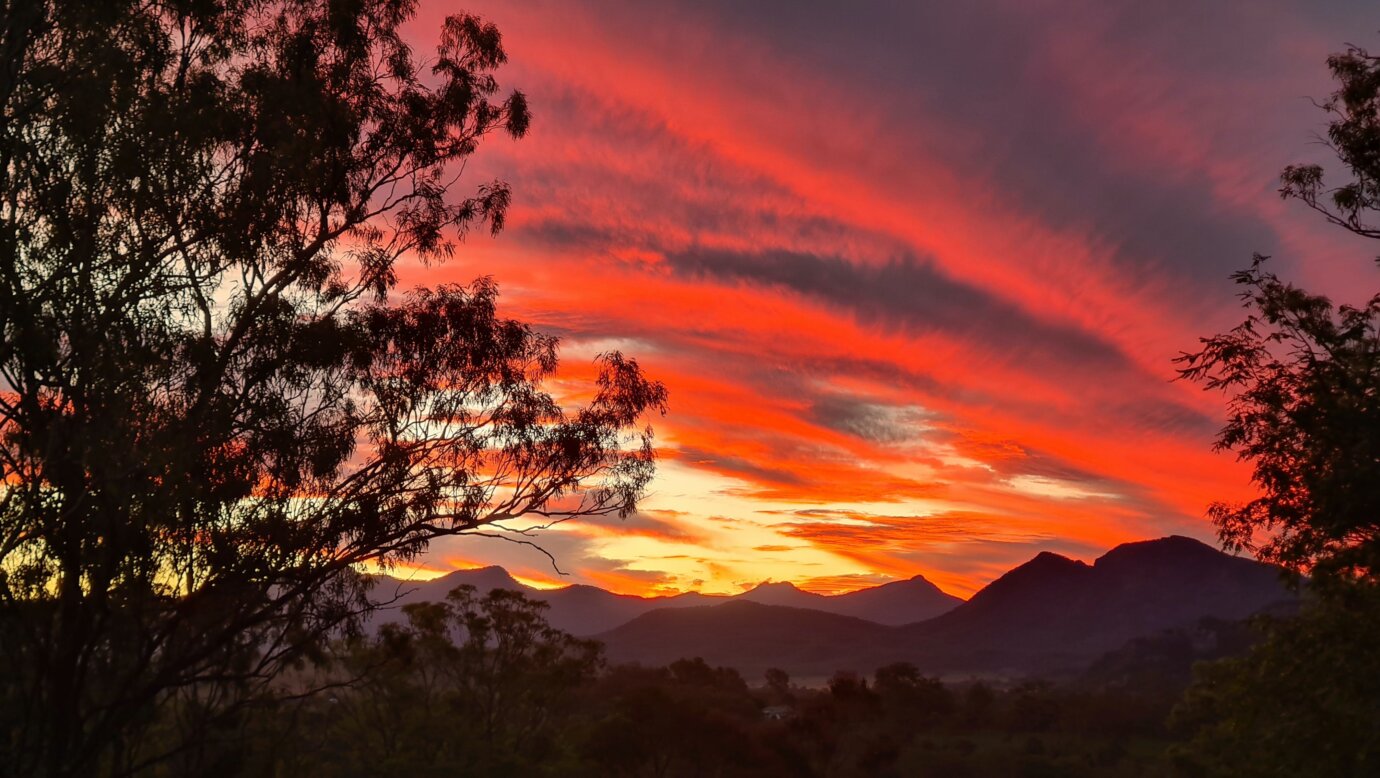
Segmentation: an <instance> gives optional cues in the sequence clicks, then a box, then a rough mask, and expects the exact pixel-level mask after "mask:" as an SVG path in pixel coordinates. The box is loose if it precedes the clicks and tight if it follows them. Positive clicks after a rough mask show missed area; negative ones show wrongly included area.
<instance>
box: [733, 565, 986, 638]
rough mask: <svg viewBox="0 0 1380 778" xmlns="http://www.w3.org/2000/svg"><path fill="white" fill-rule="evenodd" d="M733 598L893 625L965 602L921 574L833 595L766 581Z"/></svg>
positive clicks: (934, 614) (922, 617) (927, 616)
mask: <svg viewBox="0 0 1380 778" xmlns="http://www.w3.org/2000/svg"><path fill="white" fill-rule="evenodd" d="M733 599H735V600H745V601H747V602H755V603H759V604H762V605H783V606H786V607H788V608H809V609H811V610H817V611H824V612H825V613H834V614H838V615H840V616H852V617H854V618H859V619H866V620H868V621H872V622H876V623H877V624H888V625H893V626H897V625H901V624H910V623H912V622H916V621H924V620H925V619H931V618H934V617H935V616H938V615H940V614H941V613H946V612H948V611H951V610H953V609H954V608H955V607H957V606H959V605H962V604H963V600H962V599H960V598H958V597H955V596H953V595H952V594H946V593H945V592H943V591H941V590H940V588H939V587H938V586H935V585H934V584H932V583H930V582H929V581H927V580H926V579H925V577H924V576H922V575H917V576H915V577H914V578H911V579H909V580H906V581H893V582H891V583H887V584H882V585H881V586H874V587H871V588H868V589H859V590H857V591H854V592H848V593H847V594H837V595H832V596H825V595H822V594H815V593H813V592H805V591H801V590H800V589H797V588H796V587H795V586H794V585H793V584H790V583H785V582H782V583H763V584H759V585H758V586H756V587H755V588H753V589H749V590H748V591H746V592H743V593H742V594H739V595H736V596H735V597H734V598H733Z"/></svg>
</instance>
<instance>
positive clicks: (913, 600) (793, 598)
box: [373, 567, 963, 636]
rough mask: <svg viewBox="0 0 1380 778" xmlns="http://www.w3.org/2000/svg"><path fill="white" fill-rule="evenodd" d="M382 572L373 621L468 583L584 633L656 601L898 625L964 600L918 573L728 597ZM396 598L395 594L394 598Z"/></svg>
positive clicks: (489, 570)
mask: <svg viewBox="0 0 1380 778" xmlns="http://www.w3.org/2000/svg"><path fill="white" fill-rule="evenodd" d="M377 580H378V582H377V583H376V585H375V587H374V590H373V596H374V599H375V601H377V602H388V603H390V605H391V606H392V607H391V608H390V609H389V610H386V611H384V612H382V613H380V614H378V615H377V616H375V618H374V623H375V624H376V625H377V624H384V623H388V622H393V621H399V620H401V618H402V614H401V611H400V610H398V609H399V608H401V606H403V605H406V604H407V603H410V602H436V601H440V600H443V599H445V597H446V594H447V593H449V592H450V590H451V589H454V588H455V587H457V586H461V585H463V584H469V585H471V586H473V587H475V588H476V589H478V590H479V591H481V592H488V591H490V590H492V589H512V590H516V591H520V592H522V593H523V594H525V595H527V596H528V597H531V598H533V599H536V600H541V601H542V602H545V603H546V604H547V605H549V606H550V608H549V610H548V611H547V620H548V621H549V622H550V623H551V625H552V626H554V627H556V628H557V629H562V630H565V631H566V632H570V633H571V634H574V635H580V636H589V635H595V634H598V633H601V632H606V631H608V630H611V629H613V628H614V627H617V626H620V625H622V624H626V623H627V622H629V621H631V620H633V619H635V618H637V617H638V616H641V615H642V614H644V613H648V612H650V611H653V610H657V609H662V608H687V607H693V606H702V605H713V604H723V603H728V602H730V601H746V602H754V603H760V604H766V605H785V606H788V607H794V608H808V609H812V610H817V611H823V612H825V613H832V614H839V615H845V616H854V617H857V618H862V619H867V620H869V621H874V622H876V623H878V624H893V625H895V624H906V623H910V622H914V621H920V620H922V619H927V618H931V617H933V616H937V615H939V614H941V613H944V612H945V611H948V610H952V609H953V608H954V607H955V606H956V605H959V604H961V603H962V602H963V600H961V599H959V598H958V597H954V596H953V595H950V594H945V593H944V592H943V591H940V589H939V587H937V586H935V585H934V584H932V583H930V582H929V581H927V580H925V578H924V577H923V576H918V575H917V576H915V577H914V578H911V579H910V580H907V581H895V582H892V583H888V584H883V585H881V586H876V587H873V588H870V589H861V590H858V591H855V592H849V593H847V594H840V595H833V596H825V595H821V594H814V593H812V592H805V591H801V590H800V589H797V588H796V587H795V586H793V585H792V584H789V583H762V584H759V585H758V586H756V587H755V588H753V589H750V590H748V591H746V592H744V593H742V594H738V595H734V596H731V597H730V596H725V595H706V594H698V593H695V592H690V593H686V594H678V595H675V596H671V597H637V596H633V595H628V594H614V593H613V592H609V591H606V590H604V589H600V588H598V587H596V586H586V585H583V584H576V585H574V586H567V587H564V588H561V589H536V588H533V587H530V586H524V585H523V584H521V583H519V582H518V581H516V580H515V579H514V578H513V577H512V576H511V575H509V574H508V572H507V571H506V570H504V569H503V568H501V567H483V568H477V569H473V570H456V571H454V572H452V573H447V574H446V575H444V576H441V577H440V578H436V579H433V580H430V581H400V580H398V579H395V578H391V577H389V576H378V579H377ZM393 600H396V602H390V601H393Z"/></svg>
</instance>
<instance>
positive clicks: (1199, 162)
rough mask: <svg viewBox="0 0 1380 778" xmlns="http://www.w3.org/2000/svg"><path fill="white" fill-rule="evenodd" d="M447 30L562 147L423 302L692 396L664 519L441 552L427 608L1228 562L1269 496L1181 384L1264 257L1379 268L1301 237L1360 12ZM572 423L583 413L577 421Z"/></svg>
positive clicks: (424, 281)
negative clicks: (451, 295)
mask: <svg viewBox="0 0 1380 778" xmlns="http://www.w3.org/2000/svg"><path fill="white" fill-rule="evenodd" d="M1166 7H1167V6H1166V5H1162V4H1155V3H1143V2H1137V1H1135V0H1128V1H1113V2H1108V1H1106V0H1089V2H1059V3H1046V2H1014V1H1013V2H973V3H909V2H863V3H838V2H825V1H823V0H794V1H787V0H765V1H763V2H751V3H742V2H733V1H731V0H682V1H680V2H675V1H672V2H657V3H646V2H638V1H637V0H607V1H605V0H559V1H557V0H526V1H525V2H509V3H502V2H489V1H488V0H484V1H482V2H470V3H466V4H464V5H463V6H462V5H456V4H453V3H450V2H437V1H436V0H423V6H422V9H421V12H420V13H419V15H418V17H417V19H415V20H414V22H413V23H412V24H411V25H410V28H409V36H410V38H411V39H412V40H413V41H414V42H415V46H416V49H417V50H418V51H419V52H425V51H428V50H430V49H431V47H432V46H434V41H435V38H436V30H438V29H439V25H440V21H441V19H442V18H443V17H444V15H446V14H447V13H454V12H457V11H460V10H465V11H471V12H476V13H479V14H480V15H482V16H484V17H485V18H487V19H489V20H491V21H493V22H494V23H496V24H497V25H498V27H499V29H500V30H501V31H502V33H503V39H504V43H505V47H506V49H507V51H508V55H509V60H510V61H509V64H508V65H506V66H505V67H504V68H503V70H502V71H500V73H499V78H500V81H501V83H502V84H503V85H504V87H505V88H517V89H521V90H522V91H524V92H525V93H526V94H527V96H528V99H529V102H530V105H531V108H532V112H533V122H532V129H531V132H530V133H529V135H528V136H527V137H526V138H524V139H522V140H519V141H511V140H508V139H506V138H497V137H495V138H492V139H490V140H488V141H486V143H485V145H484V146H483V147H482V148H481V150H480V151H479V153H477V154H476V155H475V157H474V158H473V159H472V160H471V161H470V162H469V164H468V166H467V168H466V171H465V178H463V179H462V180H461V183H460V184H458V185H457V186H458V187H459V189H457V191H464V190H465V187H467V186H471V187H472V186H477V185H478V184H479V183H482V182H484V181H487V180H490V179H493V178H500V179H503V180H505V181H507V182H508V183H509V184H511V186H512V188H513V194H514V199H513V205H512V209H511V211H510V213H509V219H508V226H507V228H506V229H505V231H504V232H503V233H502V234H500V235H499V236H498V237H497V238H493V239H490V238H489V237H488V236H487V235H485V236H478V237H476V236H472V237H470V238H469V239H468V242H467V243H466V244H465V246H464V247H463V248H462V249H461V251H460V252H459V254H458V255H457V257H456V259H454V260H452V261H451V262H449V263H446V264H443V265H439V266H430V267H426V268H422V267H409V268H408V269H407V270H406V271H405V272H404V273H403V274H402V281H403V284H404V285H405V286H407V285H418V284H420V285H436V284H441V283H455V282H467V281H469V280H472V279H473V278H475V277H476V276H480V275H491V276H493V277H494V278H495V280H496V281H497V282H498V284H499V286H500V289H501V291H502V298H501V303H502V307H503V310H504V312H505V313H506V314H507V315H510V316H513V317H516V318H521V319H524V320H527V321H529V322H531V323H533V324H534V325H535V326H536V327H537V328H539V329H541V330H543V331H546V332H550V333H554V334H557V335H559V336H560V337H561V339H562V360H563V366H564V367H563V372H562V377H563V380H566V381H569V382H570V384H571V385H572V386H574V385H576V384H577V383H578V381H580V380H581V379H587V378H588V376H589V374H590V370H591V367H590V363H591V360H592V359H593V357H594V356H595V355H596V354H598V353H600V352H603V351H607V350H610V349H618V350H621V351H623V352H624V353H625V354H627V355H629V356H632V357H635V358H636V359H637V360H638V361H639V363H640V364H641V365H642V366H643V368H644V370H645V371H646V372H647V373H648V374H649V375H650V376H651V377H653V378H655V379H658V380H661V381H662V382H664V383H665V384H666V386H667V388H668V389H669V391H670V393H671V399H670V412H669V414H668V415H666V416H665V417H664V418H657V419H655V420H654V422H655V424H654V425H655V429H656V435H657V446H658V451H659V455H660V462H659V466H658V475H657V477H656V480H655V481H654V482H653V484H652V487H651V489H650V493H649V495H648V497H647V498H646V499H645V500H644V501H643V503H642V505H641V508H640V510H639V512H638V514H636V515H634V516H631V517H629V518H627V519H623V520H619V519H617V518H608V519H598V520H592V521H585V522H572V523H568V524H564V525H561V526H560V527H558V528H556V529H553V530H551V531H549V532H547V533H545V534H544V535H543V537H542V538H541V541H540V542H541V543H542V545H543V546H544V547H545V548H546V549H547V550H548V551H550V552H551V553H552V554H553V555H554V556H555V558H556V560H557V562H558V564H559V568H560V570H561V571H562V572H563V573H564V575H562V574H559V573H557V571H556V570H555V569H553V567H552V565H551V564H550V562H549V561H548V560H547V558H546V557H545V556H543V555H541V554H540V553H538V552H536V551H534V550H533V549H531V548H527V547H524V546H519V545H515V544H510V543H504V542H502V541H497V540H492V539H487V538H458V539H448V540H444V541H440V542H437V543H435V544H434V545H433V546H432V548H431V550H430V551H429V552H428V554H427V555H426V556H425V557H424V558H423V560H422V561H421V565H420V569H419V570H418V571H416V574H417V575H422V576H425V575H435V574H439V573H441V572H444V571H448V570H451V569H455V568H461V567H473V566H477V565H483V564H502V565H504V566H505V567H507V568H508V569H509V570H510V571H512V572H513V573H515V574H516V575H518V576H519V577H520V579H521V580H524V581H528V582H531V583H534V584H538V585H555V584H568V583H590V584H595V585H599V586H603V587H605V588H608V589H612V590H614V591H620V592H628V593H637V594H661V593H669V592H674V591H683V590H700V591H706V592H736V591H740V590H742V589H743V588H745V587H748V586H751V585H753V584H755V583H757V582H760V581H763V580H777V581H782V580H785V581H791V582H794V583H796V584H797V585H798V586H800V587H802V588H805V589H808V590H812V591H818V592H822V593H835V592H842V591H847V590H850V589H856V588H859V587H863V586H870V585H875V584H878V583H882V582H885V581H890V580H896V579H902V578H909V577H911V576H913V575H917V574H922V575H924V576H925V577H926V578H928V579H930V580H931V581H933V582H935V583H936V584H938V585H939V586H940V587H941V588H943V589H945V590H947V591H949V592H952V593H954V594H957V595H959V596H968V595H970V594H971V593H972V592H973V591H975V590H976V589H978V588H980V587H981V586H982V585H984V584H985V583H987V582H989V581H990V580H992V579H993V578H995V577H997V576H998V575H1000V574H1001V573H1002V572H1004V571H1006V570H1008V569H1010V568H1011V567H1013V566H1015V565H1017V564H1020V563H1021V562H1024V561H1026V560H1027V559H1029V558H1030V557H1032V556H1034V555H1035V554H1036V553H1038V552H1039V551H1044V550H1048V551H1054V552H1057V553H1062V554H1065V555H1068V556H1071V557H1074V558H1079V559H1085V560H1087V559H1093V558H1095V557H1097V556H1099V555H1100V554H1101V553H1103V552H1104V551H1106V550H1107V549H1108V548H1110V547H1112V546H1114V545H1116V544H1118V543H1122V542H1126V541H1132V540H1140V539H1145V538H1153V537H1161V536H1164V535H1169V534H1183V535H1189V536H1193V537H1197V538H1200V539H1203V540H1207V541H1211V540H1212V539H1213V537H1214V532H1213V528H1212V526H1211V525H1210V523H1209V522H1208V521H1207V519H1206V518H1205V510H1206V507H1207V505H1208V504H1209V503H1210V502H1211V501H1213V500H1222V499H1225V500H1233V499H1240V498H1242V497H1245V496H1248V495H1249V494H1250V491H1249V484H1248V480H1249V469H1248V467H1247V466H1245V465H1243V464H1241V463H1238V462H1235V461H1234V459H1233V457H1232V456H1231V455H1230V454H1223V453H1215V452H1214V451H1213V450H1212V440H1213V437H1214V433H1215V431H1216V430H1217V428H1218V427H1219V426H1220V425H1221V423H1222V422H1223V420H1224V416H1225V410H1224V401H1223V398H1221V397H1220V396H1215V395H1212V394H1208V393H1205V392H1203V391H1202V390H1201V389H1200V388H1199V387H1197V386H1195V385H1191V384H1186V383H1183V382H1176V381H1174V380H1173V379H1174V376H1175V371H1174V365H1173V363H1172V359H1173V358H1174V356H1175V355H1177V354H1179V353H1181V352H1183V351H1185V350H1191V349H1193V348H1194V346H1195V345H1196V343H1197V338H1198V337H1200V336H1204V335H1209V334H1213V333H1215V332H1218V331H1221V330H1223V329H1226V328H1228V327H1230V326H1232V325H1233V324H1235V323H1236V322H1238V321H1239V320H1240V317H1241V315H1242V314H1241V309H1240V308H1239V306H1238V304H1237V302H1236V300H1235V298H1234V297H1233V294H1234V290H1233V288H1232V284H1231V282H1230V280H1229V275H1230V273H1231V272H1232V271H1233V270H1236V269H1239V268H1242V267H1244V266H1246V265H1247V264H1248V263H1249V262H1250V258H1251V255H1252V253H1254V252H1259V253H1262V254H1267V255H1271V256H1272V257H1273V259H1272V260H1271V266H1272V267H1273V269H1274V270H1275V271H1276V272H1278V273H1280V274H1281V275H1283V276H1285V277H1287V278H1289V279H1290V280H1293V281H1296V282H1298V283H1300V284H1301V285H1304V286H1307V287H1308V288H1310V289H1312V290H1316V291H1321V292H1325V293H1328V294H1331V295H1333V296H1334V298H1335V299H1337V300H1338V301H1349V300H1350V301H1355V300H1354V299H1353V298H1355V299H1359V298H1360V297H1361V296H1363V295H1365V294H1368V291H1367V290H1373V289H1374V288H1375V281H1376V278H1375V275H1376V271H1375V269H1374V265H1373V263H1372V261H1371V259H1372V257H1373V256H1374V255H1375V253H1376V251H1375V249H1374V248H1372V247H1369V246H1367V245H1365V243H1364V242H1361V241H1360V240H1359V239H1356V238H1353V237H1351V236H1349V235H1346V234H1344V233H1340V232H1338V231H1337V230H1336V229H1335V228H1329V227H1327V226H1326V225H1324V224H1322V223H1321V221H1320V219H1319V218H1317V217H1316V216H1314V215H1312V214H1310V213H1309V212H1307V210H1306V209H1304V208H1303V207H1302V206H1301V205H1299V204H1297V203H1290V202H1284V201H1281V200H1280V198H1279V197H1278V195H1277V186H1278V185H1277V180H1278V173H1279V171H1280V169H1282V168H1283V167H1284V166H1285V165H1286V164H1290V163H1295V162H1313V161H1317V162H1326V161H1328V160H1329V156H1328V153H1327V150H1326V149H1325V148H1322V147H1321V145H1320V144H1319V143H1318V137H1319V136H1320V134H1321V133H1322V132H1324V131H1325V129H1326V115H1325V114H1324V113H1323V112H1322V111H1320V110H1319V109H1318V108H1316V107H1315V106H1314V105H1313V103H1312V102H1311V101H1310V99H1311V98H1323V97H1325V96H1326V95H1327V94H1328V93H1329V92H1330V91H1331V81H1330V79H1329V75H1328V73H1327V70H1326V65H1325V60H1326V57H1327V55H1328V54H1329V53H1332V52H1334V51H1337V50H1339V49H1341V48H1342V47H1343V46H1344V44H1346V43H1356V44H1360V45H1371V46H1372V47H1374V48H1378V49H1380V16H1377V15H1375V14H1373V13H1370V12H1369V11H1370V10H1371V9H1368V8H1366V7H1365V6H1363V5H1362V4H1360V3H1341V2H1337V3H1331V2H1329V3H1320V2H1310V1H1300V2H1274V1H1272V0H1240V1H1238V2H1220V3H1211V4H1188V3H1185V4H1182V5H1181V6H1180V9H1181V10H1180V12H1179V13H1169V12H1166V11H1165V10H1164V9H1165V8H1166ZM558 388H559V387H558Z"/></svg>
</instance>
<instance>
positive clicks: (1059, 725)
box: [150, 586, 1176, 778]
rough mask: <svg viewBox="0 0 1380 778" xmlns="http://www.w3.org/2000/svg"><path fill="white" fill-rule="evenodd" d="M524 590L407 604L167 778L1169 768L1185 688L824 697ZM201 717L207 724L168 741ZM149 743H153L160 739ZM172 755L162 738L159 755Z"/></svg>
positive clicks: (841, 678)
mask: <svg viewBox="0 0 1380 778" xmlns="http://www.w3.org/2000/svg"><path fill="white" fill-rule="evenodd" d="M544 609H545V605H544V604H542V603H539V602H536V601H532V600H528V599H526V598H524V597H523V596H522V595H521V594H519V593H517V592H509V591H503V590H496V591H493V592H490V593H489V594H487V595H484V596H479V595H478V594H477V593H476V592H475V590H474V589H473V588H472V587H468V586H464V587H460V588H457V589H456V590H455V591H454V592H452V593H451V595H450V597H449V598H448V600H447V601H445V602H442V603H421V604H414V605H409V606H407V607H406V608H405V609H404V610H405V615H406V620H405V621H404V622H403V623H400V624H392V625H387V626H384V627H383V628H382V629H381V630H380V631H379V632H378V634H376V635H368V636H357V637H355V638H353V639H351V640H346V641H341V642H339V643H337V644H335V645H334V646H332V647H331V649H330V650H329V651H325V652H322V653H321V654H320V655H319V656H318V657H317V658H316V660H315V662H313V663H311V664H308V665H304V666H302V667H301V668H299V669H298V670H297V671H296V672H294V673H293V674H291V675H290V676H289V677H287V678H285V679H284V680H283V682H282V683H281V684H280V685H279V686H278V687H277V688H276V689H275V690H274V694H273V699H271V700H270V699H264V700H263V701H262V704H260V705H257V706H250V707H248V708H244V709H242V710H241V711H239V713H238V714H237V715H235V716H233V717H230V718H227V719H223V720H219V721H215V722H212V723H210V724H209V725H208V724H207V723H206V722H205V721H204V720H203V719H201V718H199V717H198V716H196V715H194V714H195V711H193V710H189V709H188V707H189V706H195V704H196V701H195V700H194V699H193V700H187V699H183V700H180V701H178V702H177V703H170V704H169V705H167V706H165V710H163V712H162V714H161V715H162V718H163V719H164V720H163V721H162V722H161V723H160V727H161V728H162V730H161V731H162V732H163V734H164V736H166V737H168V738H169V739H170V740H171V741H172V742H191V743H195V744H196V746H195V748H193V749H190V750H185V751H182V752H180V753H177V754H175V755H174V756H173V757H172V758H170V759H168V760H166V761H165V762H163V763H161V764H160V765H157V766H155V767H154V768H153V769H152V771H151V772H152V774H161V775H168V776H172V775H235V774H243V775H266V776H273V775H282V776H287V775H315V776H323V777H326V778H348V777H353V776H388V775H408V776H428V775H472V776H509V775H511V776H518V775H551V776H556V775H560V776H567V775H569V776H582V775H588V776H629V777H630V778H631V777H633V776H663V777H669V776H704V775H712V776H777V775H779V776H887V775H896V776H901V775H905V776H930V775H932V776H963V775H973V776H987V775H1060V776H1077V775H1089V776H1092V775H1097V776H1151V775H1166V774H1170V772H1171V769H1172V767H1173V765H1172V763H1171V762H1172V760H1171V759H1170V756H1169V755H1168V754H1169V751H1170V746H1171V745H1172V744H1173V743H1174V738H1173V737H1172V733H1171V731H1170V730H1169V729H1168V728H1167V725H1166V721H1167V717H1168V715H1169V713H1170V709H1171V708H1172V706H1173V705H1174V702H1175V699H1176V693H1175V692H1174V691H1173V690H1166V689H1164V688H1148V689H1124V688H1122V689H1112V688H1106V687H1101V688H1097V687H1091V686H1089V687H1081V686H1078V685H1067V684H1066V685H1052V684H1050V683H1045V682H1038V681H1030V682H1024V683H1020V684H1016V685H1010V686H1003V685H995V684H989V683H982V682H969V683H962V684H945V683H941V682H940V681H939V680H937V679H935V678H931V677H927V676H925V675H924V674H923V673H922V672H920V671H919V670H918V669H917V668H916V667H914V666H912V665H909V664H904V663H901V664H893V665H890V666H887V667H882V668H879V669H877V670H876V671H875V672H874V673H872V674H871V675H870V676H864V675H859V674H855V673H851V672H839V673H837V674H836V675H835V676H834V677H833V678H832V679H830V680H829V682H828V684H827V685H826V686H823V687H817V688H807V687H804V686H801V685H797V684H794V683H792V681H791V679H790V678H789V676H788V675H787V674H786V673H785V672H783V671H780V670H773V671H769V672H768V673H767V674H766V676H765V677H764V678H761V679H745V678H743V677H742V676H740V675H739V674H738V673H737V672H736V671H734V670H732V669H728V668H722V667H711V666H709V665H707V664H706V663H705V662H704V661H703V660H700V659H683V660H680V661H677V662H675V663H672V664H671V665H669V666H667V667H656V668H648V667H639V666H609V665H607V664H606V663H605V661H604V659H603V657H602V653H601V646H600V645H599V644H598V643H595V642H592V641H587V640H580V639H576V638H574V637H572V636H570V635H568V634H565V633H563V632H560V631H558V630H555V629H553V628H551V627H550V626H549V625H547V623H546V621H545V619H544V617H543V610H544ZM198 721H201V722H202V724H201V726H202V729H200V730H199V731H195V732H190V731H174V730H175V728H177V727H179V726H184V725H185V724H186V723H187V722H198ZM152 737H155V738H156V737H158V734H157V730H155V732H154V734H153V735H152ZM158 745H159V744H157V743H150V746H153V748H152V749H151V750H152V751H159V750H160V748H158V747H157V746H158Z"/></svg>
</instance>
